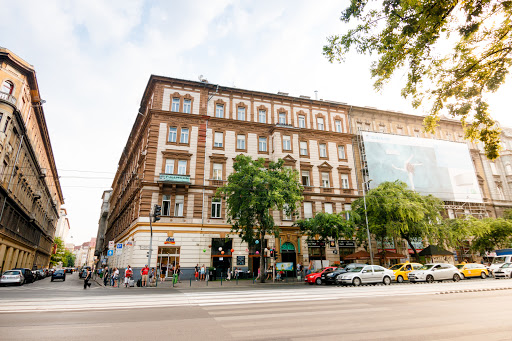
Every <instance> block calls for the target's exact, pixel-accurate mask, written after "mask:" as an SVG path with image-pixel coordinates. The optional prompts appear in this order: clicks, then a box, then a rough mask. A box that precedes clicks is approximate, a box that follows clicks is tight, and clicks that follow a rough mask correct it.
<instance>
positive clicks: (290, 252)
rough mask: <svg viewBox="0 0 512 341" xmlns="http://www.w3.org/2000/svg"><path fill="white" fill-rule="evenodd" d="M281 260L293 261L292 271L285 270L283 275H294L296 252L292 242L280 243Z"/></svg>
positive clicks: (285, 261) (284, 261)
mask: <svg viewBox="0 0 512 341" xmlns="http://www.w3.org/2000/svg"><path fill="white" fill-rule="evenodd" d="M281 262H283V263H293V271H285V273H284V276H286V277H295V276H296V271H297V253H296V252H295V246H294V245H293V244H292V243H290V242H286V243H284V244H283V245H281Z"/></svg>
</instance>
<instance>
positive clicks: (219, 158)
mask: <svg viewBox="0 0 512 341" xmlns="http://www.w3.org/2000/svg"><path fill="white" fill-rule="evenodd" d="M210 159H212V160H216V161H226V160H227V159H228V158H227V157H226V155H224V154H212V155H210Z"/></svg>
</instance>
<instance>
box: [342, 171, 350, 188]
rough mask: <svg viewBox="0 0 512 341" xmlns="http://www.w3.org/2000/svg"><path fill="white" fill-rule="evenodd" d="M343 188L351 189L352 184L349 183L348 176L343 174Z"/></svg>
mask: <svg viewBox="0 0 512 341" xmlns="http://www.w3.org/2000/svg"><path fill="white" fill-rule="evenodd" d="M341 188H343V189H349V188H350V182H349V181H348V174H341Z"/></svg>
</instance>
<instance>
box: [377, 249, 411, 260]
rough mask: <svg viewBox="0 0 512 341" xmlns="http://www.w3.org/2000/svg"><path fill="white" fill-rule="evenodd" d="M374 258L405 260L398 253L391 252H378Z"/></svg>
mask: <svg viewBox="0 0 512 341" xmlns="http://www.w3.org/2000/svg"><path fill="white" fill-rule="evenodd" d="M375 258H379V259H402V258H407V256H405V255H402V254H400V253H396V252H391V251H386V253H384V252H383V251H381V252H379V253H377V254H376V255H375Z"/></svg>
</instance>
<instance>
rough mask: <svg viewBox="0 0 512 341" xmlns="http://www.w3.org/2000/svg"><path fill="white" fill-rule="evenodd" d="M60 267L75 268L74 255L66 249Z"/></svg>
mask: <svg viewBox="0 0 512 341" xmlns="http://www.w3.org/2000/svg"><path fill="white" fill-rule="evenodd" d="M62 266H64V267H66V268H70V267H73V266H75V255H74V254H73V253H72V252H71V251H69V250H68V249H66V250H64V257H63V258H62Z"/></svg>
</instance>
